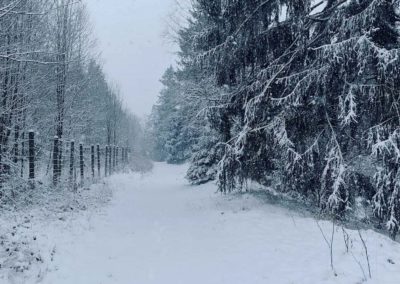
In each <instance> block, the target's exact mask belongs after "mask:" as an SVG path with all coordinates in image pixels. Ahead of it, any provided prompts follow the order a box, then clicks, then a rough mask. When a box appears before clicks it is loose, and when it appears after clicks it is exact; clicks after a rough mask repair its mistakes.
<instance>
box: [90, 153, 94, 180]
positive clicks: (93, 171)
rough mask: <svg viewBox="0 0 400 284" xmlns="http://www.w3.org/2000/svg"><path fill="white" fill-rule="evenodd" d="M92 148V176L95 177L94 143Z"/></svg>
mask: <svg viewBox="0 0 400 284" xmlns="http://www.w3.org/2000/svg"><path fill="white" fill-rule="evenodd" d="M90 149H91V151H90V152H91V165H92V178H94V145H92V146H91V147H90Z"/></svg>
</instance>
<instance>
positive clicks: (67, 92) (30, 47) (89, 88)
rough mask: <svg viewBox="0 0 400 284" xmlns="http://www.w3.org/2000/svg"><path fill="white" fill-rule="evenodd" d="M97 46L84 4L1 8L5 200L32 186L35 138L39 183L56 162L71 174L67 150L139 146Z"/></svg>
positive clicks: (10, 1)
mask: <svg viewBox="0 0 400 284" xmlns="http://www.w3.org/2000/svg"><path fill="white" fill-rule="evenodd" d="M93 46H94V38H93V37H92V35H91V30H90V23H89V19H88V14H87V10H86V7H85V4H84V3H82V1H74V0H1V1H0V157H1V159H0V161H1V165H0V166H1V167H0V179H1V184H2V188H1V190H0V191H1V196H2V201H5V202H7V200H8V201H9V200H10V198H11V197H14V196H15V194H16V193H18V192H19V191H22V190H23V189H24V184H26V181H27V178H26V177H27V166H26V160H27V156H28V153H27V144H28V133H29V132H35V133H36V140H35V159H36V160H37V164H39V165H40V166H41V167H40V169H39V174H40V175H41V176H45V175H46V173H47V174H48V172H49V167H50V166H53V165H52V163H53V162H54V166H55V167H56V169H55V171H54V172H56V173H60V175H61V173H62V171H63V169H65V171H67V168H68V167H67V166H66V165H64V163H66V162H65V158H66V149H67V146H68V145H67V144H68V143H70V142H71V141H73V140H75V141H76V143H78V142H79V143H84V144H85V145H96V144H101V145H118V146H120V147H126V148H132V149H133V148H134V147H135V146H136V145H137V143H138V142H137V139H138V138H137V137H139V136H140V135H139V133H140V132H141V127H140V123H139V121H138V119H137V118H136V117H135V116H134V115H133V114H131V113H130V112H129V111H127V110H126V109H124V107H123V104H122V100H121V98H120V96H119V92H118V89H117V87H115V86H113V85H112V84H110V83H109V82H108V80H107V78H106V76H105V74H104V72H103V70H102V67H101V64H99V61H98V59H97V58H98V57H97V56H96V55H95V52H94V51H93ZM55 137H57V141H58V145H57V147H53V143H54V141H55ZM68 147H69V146H68ZM55 181H56V183H57V179H56V180H55ZM7 198H8V199H7Z"/></svg>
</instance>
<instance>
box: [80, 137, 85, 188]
mask: <svg viewBox="0 0 400 284" xmlns="http://www.w3.org/2000/svg"><path fill="white" fill-rule="evenodd" d="M79 161H80V162H79V167H80V170H81V185H83V182H84V178H85V170H84V167H85V162H84V159H83V144H82V143H80V144H79Z"/></svg>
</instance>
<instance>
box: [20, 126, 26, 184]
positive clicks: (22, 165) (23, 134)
mask: <svg viewBox="0 0 400 284" xmlns="http://www.w3.org/2000/svg"><path fill="white" fill-rule="evenodd" d="M24 159H25V131H23V132H22V142H21V178H23V177H24V169H25V163H24Z"/></svg>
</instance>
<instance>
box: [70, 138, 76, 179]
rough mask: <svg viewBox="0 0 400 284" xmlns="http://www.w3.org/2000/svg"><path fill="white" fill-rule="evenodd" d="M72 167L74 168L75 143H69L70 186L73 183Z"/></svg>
mask: <svg viewBox="0 0 400 284" xmlns="http://www.w3.org/2000/svg"><path fill="white" fill-rule="evenodd" d="M74 166H75V141H74V140H72V141H71V145H70V157H69V181H70V183H71V184H73V183H74Z"/></svg>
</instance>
